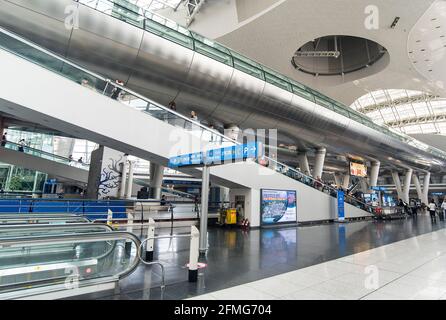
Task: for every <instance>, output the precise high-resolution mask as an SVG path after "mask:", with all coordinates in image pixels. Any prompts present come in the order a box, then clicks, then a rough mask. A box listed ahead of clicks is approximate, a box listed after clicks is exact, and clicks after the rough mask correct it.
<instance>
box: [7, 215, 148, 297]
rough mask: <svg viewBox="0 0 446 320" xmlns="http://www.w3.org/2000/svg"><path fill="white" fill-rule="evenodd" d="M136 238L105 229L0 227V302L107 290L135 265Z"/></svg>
mask: <svg viewBox="0 0 446 320" xmlns="http://www.w3.org/2000/svg"><path fill="white" fill-rule="evenodd" d="M140 245H141V242H140V240H139V239H138V238H137V237H136V236H135V235H133V234H132V233H128V232H120V231H113V230H112V229H111V228H110V227H108V226H106V225H96V224H70V225H52V226H49V225H26V226H5V225H2V226H0V299H2V300H3V299H60V298H66V297H71V296H76V295H81V294H86V293H92V292H97V291H102V290H112V289H114V288H115V286H116V284H117V282H118V281H119V280H120V279H122V278H124V277H126V276H128V275H129V274H131V273H132V272H133V271H134V270H135V268H136V267H137V265H138V263H139V255H138V250H139V249H140Z"/></svg>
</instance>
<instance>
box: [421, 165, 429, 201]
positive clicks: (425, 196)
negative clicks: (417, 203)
mask: <svg viewBox="0 0 446 320" xmlns="http://www.w3.org/2000/svg"><path fill="white" fill-rule="evenodd" d="M430 181H431V173H430V172H428V173H426V175H425V176H424V181H423V199H421V200H422V201H423V202H424V203H425V204H428V203H429V199H428V196H429V185H430Z"/></svg>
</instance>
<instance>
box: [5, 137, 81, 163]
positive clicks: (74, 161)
mask: <svg viewBox="0 0 446 320" xmlns="http://www.w3.org/2000/svg"><path fill="white" fill-rule="evenodd" d="M8 145H12V146H17V147H23V148H24V149H25V150H27V151H34V152H36V153H41V154H44V155H47V156H49V157H53V158H57V159H60V160H63V161H65V162H67V163H68V164H70V163H75V164H78V165H82V167H89V164H87V163H83V162H82V163H81V162H79V161H76V160H74V159H70V158H65V157H63V156H60V155H57V154H54V153H51V152H48V151H44V150H41V149H36V148H33V147H30V146H26V145H25V146H22V145H20V144H18V143H16V142H12V141H6V145H5V146H4V148H6V149H10V150H13V151H17V150H15V149H13V148H9V147H8ZM27 151H24V153H26V154H30V153H29V152H27ZM30 155H34V154H30ZM39 158H42V157H39ZM44 159H45V158H44Z"/></svg>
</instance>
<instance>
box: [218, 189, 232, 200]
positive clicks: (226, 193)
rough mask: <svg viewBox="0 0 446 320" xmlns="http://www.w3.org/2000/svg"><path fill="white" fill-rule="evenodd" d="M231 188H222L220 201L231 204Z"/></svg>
mask: <svg viewBox="0 0 446 320" xmlns="http://www.w3.org/2000/svg"><path fill="white" fill-rule="evenodd" d="M229 190H230V189H229V188H226V187H220V201H221V202H229V201H230V200H229Z"/></svg>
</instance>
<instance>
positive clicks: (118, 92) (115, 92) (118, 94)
mask: <svg viewBox="0 0 446 320" xmlns="http://www.w3.org/2000/svg"><path fill="white" fill-rule="evenodd" d="M116 84H118V85H120V86H124V82H123V81H121V80H116ZM121 93H122V89H121V88H119V87H114V88H113V90H112V93H111V98H112V99H113V100H118V98H120V97H121Z"/></svg>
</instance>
